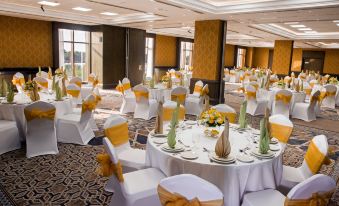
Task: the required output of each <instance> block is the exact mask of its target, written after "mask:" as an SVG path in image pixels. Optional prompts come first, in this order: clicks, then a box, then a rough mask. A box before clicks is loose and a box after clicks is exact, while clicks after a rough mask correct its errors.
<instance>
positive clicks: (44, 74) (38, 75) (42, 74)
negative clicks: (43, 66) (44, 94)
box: [35, 71, 48, 79]
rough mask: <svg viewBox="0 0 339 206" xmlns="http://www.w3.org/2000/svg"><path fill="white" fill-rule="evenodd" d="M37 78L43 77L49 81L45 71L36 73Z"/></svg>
mask: <svg viewBox="0 0 339 206" xmlns="http://www.w3.org/2000/svg"><path fill="white" fill-rule="evenodd" d="M35 76H36V77H42V78H45V79H47V78H48V73H47V72H45V71H41V72H38V73H36V75H35Z"/></svg>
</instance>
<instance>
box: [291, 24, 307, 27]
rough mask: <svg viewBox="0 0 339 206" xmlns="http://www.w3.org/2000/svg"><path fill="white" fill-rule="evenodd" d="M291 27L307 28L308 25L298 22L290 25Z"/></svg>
mask: <svg viewBox="0 0 339 206" xmlns="http://www.w3.org/2000/svg"><path fill="white" fill-rule="evenodd" d="M290 27H293V28H305V27H306V26H305V25H302V24H296V25H290Z"/></svg>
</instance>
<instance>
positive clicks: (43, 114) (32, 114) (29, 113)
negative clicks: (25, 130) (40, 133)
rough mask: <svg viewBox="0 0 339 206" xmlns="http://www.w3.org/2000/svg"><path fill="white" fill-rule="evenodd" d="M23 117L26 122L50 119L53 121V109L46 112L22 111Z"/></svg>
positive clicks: (37, 110) (35, 110)
mask: <svg viewBox="0 0 339 206" xmlns="http://www.w3.org/2000/svg"><path fill="white" fill-rule="evenodd" d="M24 113H25V117H26V119H27V121H28V122H29V121H31V120H33V119H42V118H45V119H50V120H54V117H55V108H53V109H50V110H47V111H42V110H40V109H32V110H26V109H25V110H24Z"/></svg>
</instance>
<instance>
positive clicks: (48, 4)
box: [38, 1, 60, 6]
mask: <svg viewBox="0 0 339 206" xmlns="http://www.w3.org/2000/svg"><path fill="white" fill-rule="evenodd" d="M38 4H41V5H45V6H59V5H60V3H58V2H55V1H39V2H38Z"/></svg>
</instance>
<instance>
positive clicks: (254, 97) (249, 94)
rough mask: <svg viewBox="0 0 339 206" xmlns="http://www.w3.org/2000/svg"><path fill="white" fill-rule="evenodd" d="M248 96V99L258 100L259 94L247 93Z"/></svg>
mask: <svg viewBox="0 0 339 206" xmlns="http://www.w3.org/2000/svg"><path fill="white" fill-rule="evenodd" d="M246 96H247V99H256V98H257V93H256V92H250V91H246Z"/></svg>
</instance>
